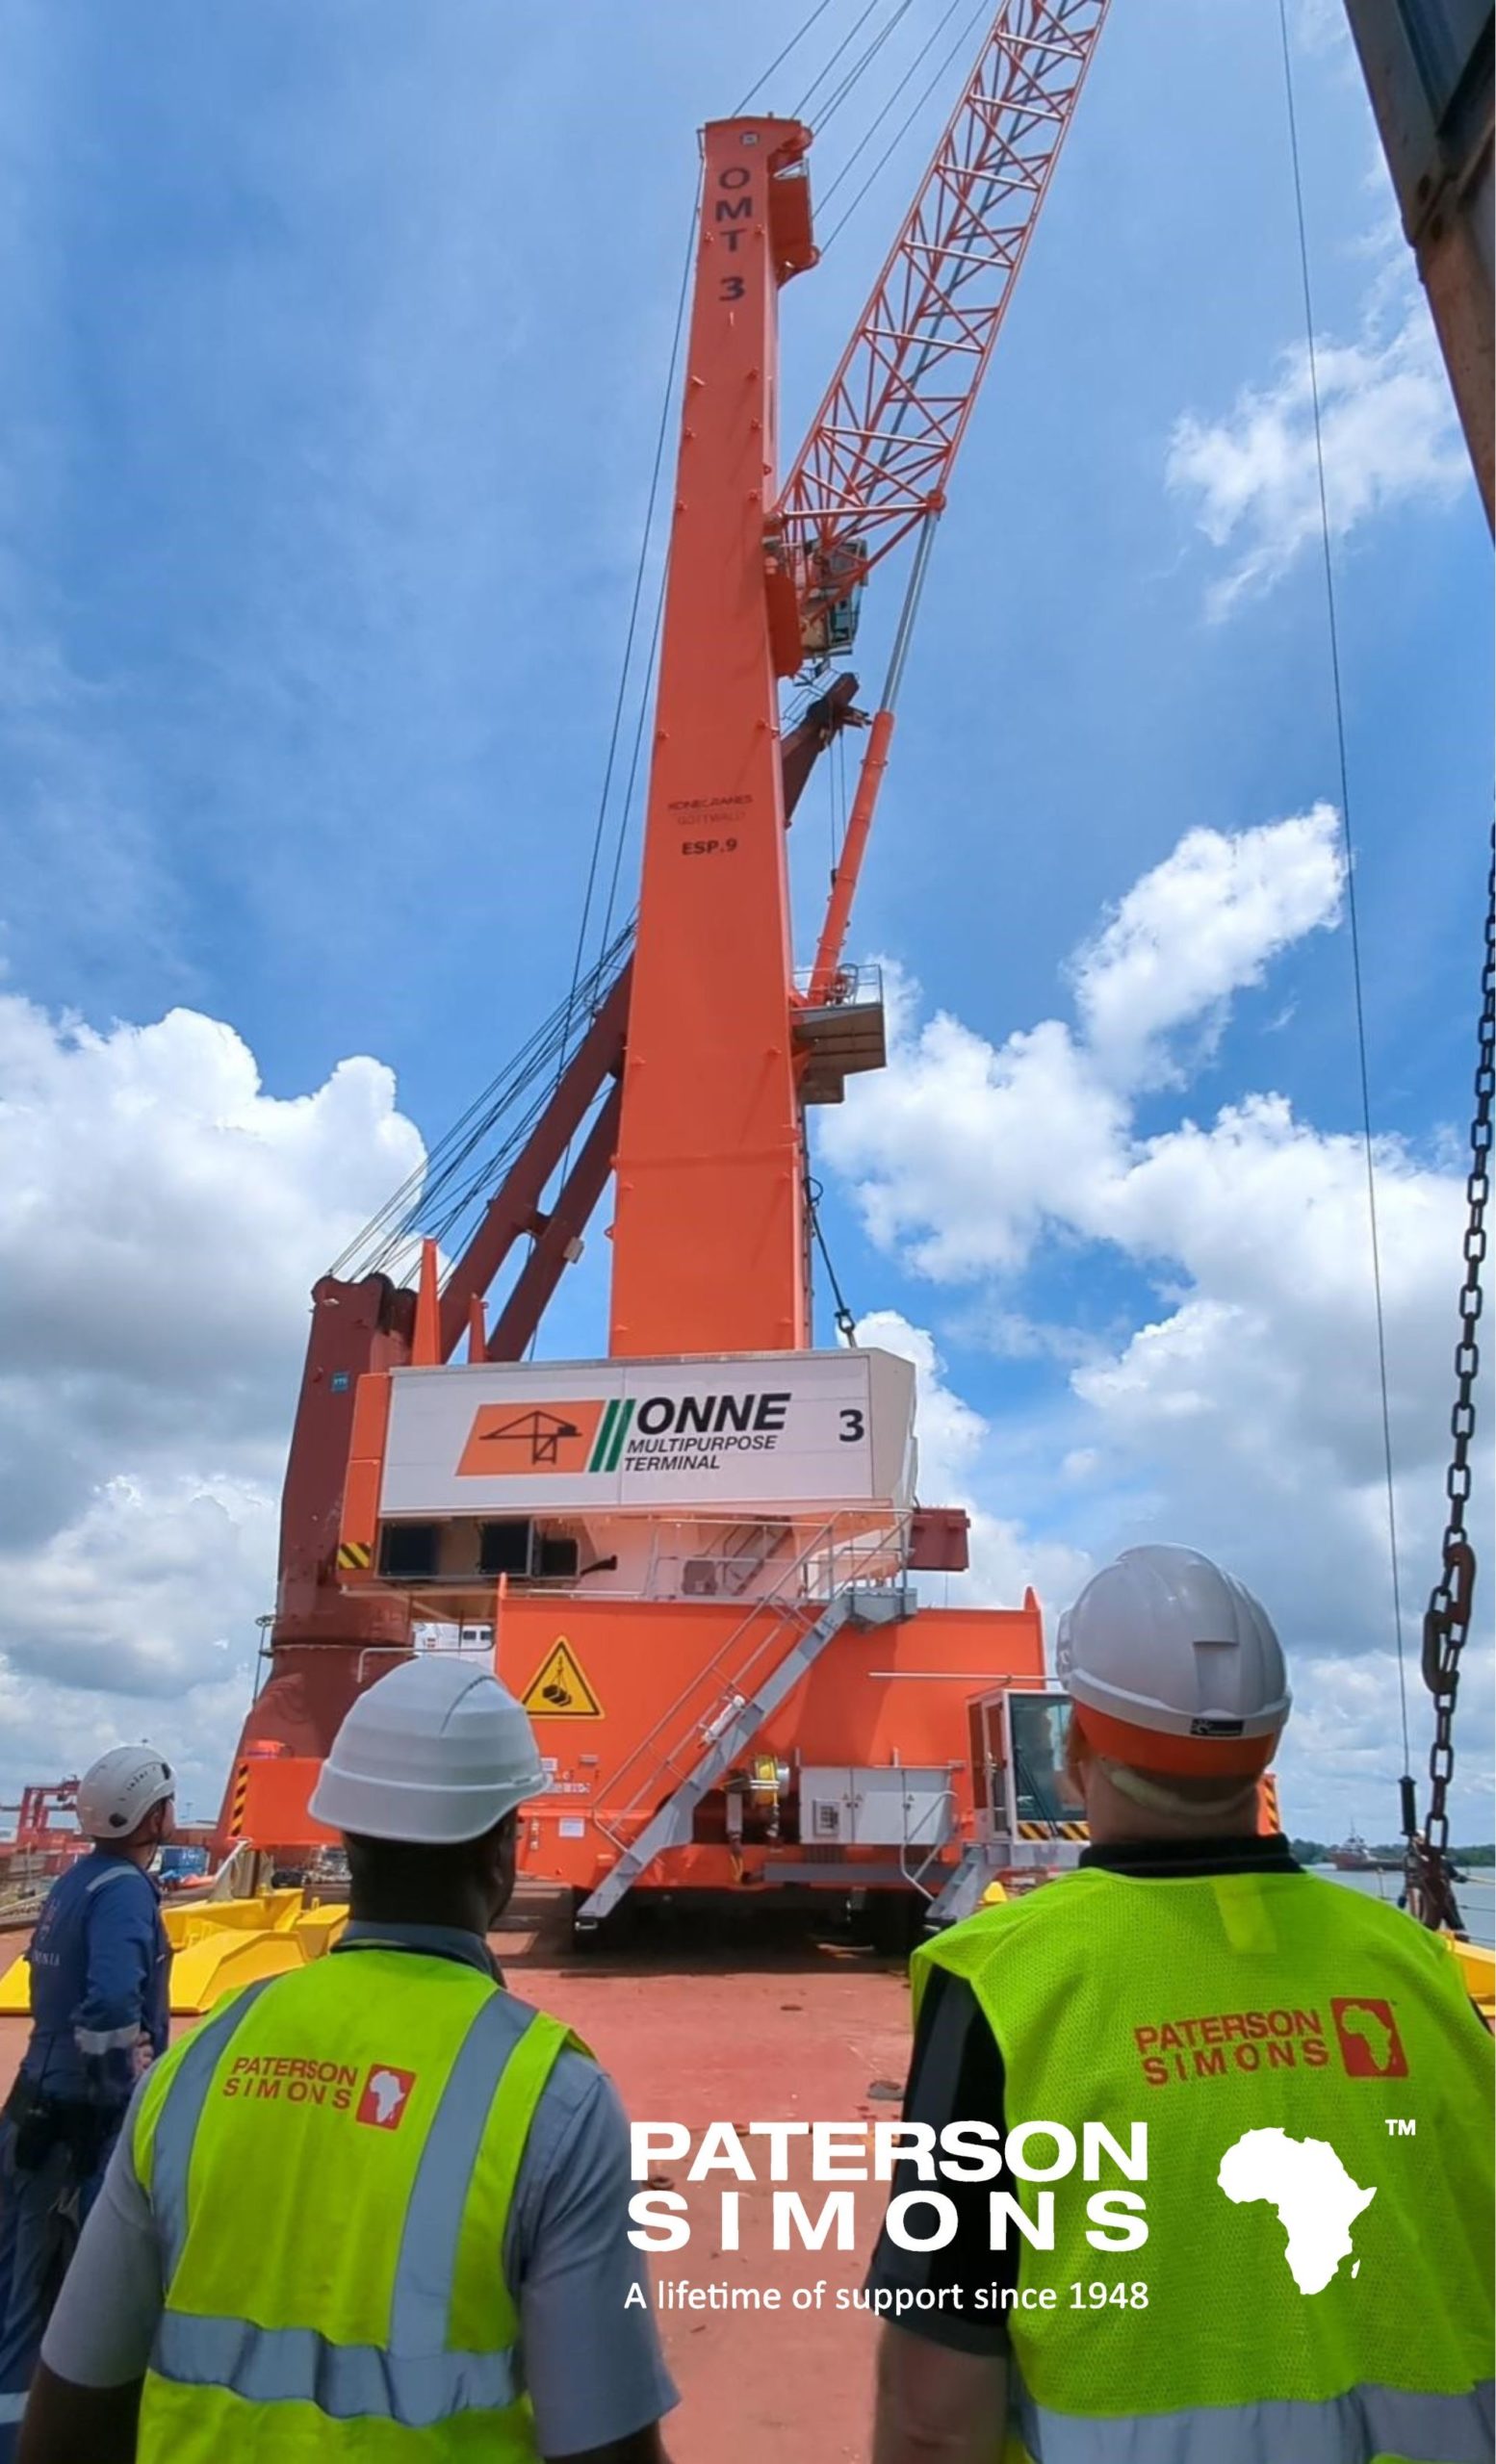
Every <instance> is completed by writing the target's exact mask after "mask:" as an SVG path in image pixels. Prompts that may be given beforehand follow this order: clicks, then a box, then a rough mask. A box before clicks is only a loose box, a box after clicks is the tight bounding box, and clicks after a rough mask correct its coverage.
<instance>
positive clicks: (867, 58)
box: [816, 0, 914, 136]
mask: <svg viewBox="0 0 1496 2464" xmlns="http://www.w3.org/2000/svg"><path fill="white" fill-rule="evenodd" d="M913 6H914V0H898V7H897V8H896V9H895V10H894V12H893V14H892V16H891V17H890V19H889V22H888V24H887V25H886V26H885V27H884V28H883V31H882V33H881V34H876V35H874V37H873V39H872V40H871V42H870V43H869V44H868V46H867V49H866V50H865V51H864V54H863V56H862V58H861V60H859V61H857V62H855V63H854V64H853V65H852V67H850V68H849V69H848V70H847V73H846V75H845V76H844V77H843V78H842V80H841V83H840V85H839V86H838V87H837V88H835V90H833V92H832V93H831V95H830V96H829V97H828V99H827V100H826V102H824V103H823V104H822V106H821V110H820V116H819V118H818V120H817V123H816V128H817V134H818V135H821V136H824V134H825V132H826V130H827V129H828V128H829V127H830V126H831V123H832V121H833V119H834V118H835V117H836V116H837V114H838V111H839V110H840V109H841V106H842V104H843V103H844V102H845V101H846V98H847V96H848V95H849V94H850V93H853V92H854V91H855V90H856V89H857V87H858V86H859V85H861V83H862V81H863V79H864V77H865V75H866V74H867V71H868V69H869V68H870V67H871V66H872V64H873V62H874V61H875V60H876V59H877V57H878V54H879V52H880V51H881V50H882V49H883V46H884V44H885V43H886V42H887V41H888V39H889V37H890V35H891V34H892V33H894V31H895V30H896V28H897V27H898V26H899V25H901V24H902V22H903V20H904V18H905V17H907V16H908V14H909V12H910V10H911V9H912V7H913ZM894 91H895V92H897V88H895V89H894Z"/></svg>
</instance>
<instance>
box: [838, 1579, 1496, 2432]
mask: <svg viewBox="0 0 1496 2464" xmlns="http://www.w3.org/2000/svg"><path fill="white" fill-rule="evenodd" d="M1057 1664H1058V1669H1059V1674H1060V1678H1061V1681H1062V1682H1063V1683H1064V1684H1065V1686H1066V1688H1067V1690H1068V1692H1069V1694H1070V1705H1071V1709H1070V1732H1069V1746H1068V1758H1069V1763H1070V1774H1071V1778H1072V1780H1073V1782H1074V1784H1076V1786H1077V1788H1078V1790H1079V1793H1080V1795H1081V1797H1082V1798H1083V1800H1084V1803H1085V1808H1086V1813H1087V1817H1088V1820H1089V1823H1090V1832H1091V1844H1090V1845H1089V1847H1087V1848H1086V1849H1085V1850H1084V1851H1083V1852H1082V1855H1081V1858H1080V1866H1079V1870H1077V1871H1076V1872H1074V1873H1071V1874H1067V1875H1064V1876H1062V1877H1060V1878H1059V1879H1058V1880H1056V1881H1053V1882H1050V1883H1046V1884H1045V1885H1044V1886H1041V1887H1040V1888H1038V1889H1036V1890H1034V1891H1032V1892H1030V1893H1029V1894H1028V1895H1027V1896H1026V1897H1022V1898H1015V1899H1013V1900H1011V1901H1009V1902H1008V1903H1007V1904H1005V1905H999V1906H995V1907H991V1908H984V1909H982V1910H980V1911H979V1912H977V1913H976V1914H975V1915H974V1916H971V1917H968V1918H967V1920H966V1921H965V1922H964V1923H962V1924H958V1925H954V1926H952V1927H951V1928H950V1929H949V1931H948V1932H946V1933H944V1934H941V1935H939V1936H937V1937H936V1938H934V1939H933V1940H932V1941H930V1942H927V1943H926V1944H925V1945H924V1946H923V1947H922V1948H921V1949H920V1950H919V1951H918V1952H916V1956H915V1962H914V1989H915V2009H916V2037H915V2054H914V2063H913V2066H912V2069H911V2072H910V2079H909V2086H908V2090H907V2092H906V2100H905V2109H904V2110H905V2120H906V2122H910V2123H915V2124H925V2125H927V2126H928V2128H929V2129H930V2130H931V2131H932V2132H933V2133H935V2134H939V2133H941V2131H943V2130H946V2129H948V2128H949V2127H950V2126H951V2125H952V2124H954V2123H958V2122H961V2123H965V2124H966V2125H967V2128H966V2131H965V2133H964V2144H963V2145H962V2146H961V2148H960V2151H959V2169H961V2170H962V2171H963V2172H964V2173H965V2174H966V2175H967V2178H966V2179H963V2180H956V2179H954V2178H952V2176H951V2174H950V2173H942V2172H941V2171H940V2170H939V2169H938V2168H939V2167H940V2166H941V2164H943V2162H944V2161H945V2159H944V2158H943V2157H942V2156H941V2153H940V2151H939V2150H937V2153H936V2157H935V2159H934V2161H932V2162H931V2163H930V2164H929V2166H928V2169H923V2170H922V2169H920V2168H919V2166H917V2165H916V2163H906V2164H905V2165H903V2166H901V2167H900V2168H899V2169H898V2171H897V2173H896V2175H895V2180H894V2185H893V2188H894V2194H895V2195H903V2194H910V2193H914V2194H916V2196H915V2197H914V2198H911V2199H910V2200H909V2202H908V2204H907V2205H905V2206H903V2207H901V2208H898V2209H895V2208H894V2207H893V2206H892V2204H891V2203H890V2215H889V2218H888V2220H886V2222H885V2227H884V2233H883V2238H882V2240H881V2241H880V2243H879V2246H878V2249H877V2251H876V2253H875V2256H874V2259H873V2264H872V2269H871V2271H870V2274H869V2279H868V2284H869V2293H870V2295H871V2296H873V2297H875V2298H876V2299H877V2301H878V2306H879V2307H880V2308H881V2310H882V2311H883V2314H884V2317H885V2320H886V2323H885V2325H884V2327H883V2329H882V2335H881V2341H880V2346H879V2359H878V2396H877V2425H876V2430H875V2436H874V2451H875V2456H876V2464H975V2459H981V2464H998V2459H999V2458H1000V2459H1002V2464H1020V2459H1029V2458H1035V2459H1040V2460H1041V2464H1112V2459H1114V2458H1115V2459H1117V2464H1374V2459H1376V2464H1490V2459H1491V2455H1492V2451H1493V2425H1492V2387H1491V2375H1490V2373H1491V2354H1492V2327H1493V2320H1492V2284H1491V2246H1492V2221H1493V2207H1496V2190H1493V2182H1492V2163H1491V2129H1490V2116H1491V2092H1492V2075H1491V2074H1492V2062H1491V2054H1492V2047H1491V2041H1490V2038H1489V2037H1488V2035H1487V2033H1486V2031H1485V2029H1484V2027H1483V2024H1482V2022H1481V2019H1480V2017H1479V2016H1478V2015H1477V2014H1476V2012H1475V2011H1474V2010H1473V2009H1472V2007H1471V2004H1470V2002H1469V2001H1468V1999H1467V1997H1466V1994H1465V1990H1464V1987H1463V1983H1462V1979H1461V1975H1460V1970H1459V1967H1458V1965H1457V1962H1456V1961H1455V1960H1454V1959H1452V1958H1451V1956H1450V1954H1449V1951H1448V1949H1447V1948H1446V1947H1445V1945H1444V1944H1443V1943H1442V1942H1441V1941H1439V1940H1438V1939H1437V1938H1435V1937H1434V1936H1432V1935H1431V1934H1428V1933H1425V1932H1424V1931H1423V1930H1422V1929H1421V1928H1420V1927H1419V1926H1418V1925H1416V1924H1415V1923H1413V1921H1412V1920H1411V1919H1410V1918H1409V1917H1407V1916H1405V1915H1402V1914H1400V1913H1399V1912H1398V1911H1397V1910H1396V1909H1395V1908H1390V1907H1386V1906H1383V1905H1382V1904H1381V1903H1380V1901H1375V1900H1368V1899H1364V1898H1362V1897H1360V1896H1359V1895H1358V1894H1357V1893H1356V1892H1354V1891H1353V1890H1349V1889H1346V1888H1345V1887H1344V1886H1341V1885H1338V1884H1335V1883H1331V1882H1328V1881H1321V1880H1319V1879H1317V1878H1316V1877H1315V1876H1313V1875H1311V1874H1306V1873H1304V1872H1303V1871H1302V1869H1301V1868H1300V1867H1299V1866H1298V1865H1297V1864H1296V1863H1295V1861H1294V1859H1293V1857H1292V1856H1291V1855H1290V1853H1289V1849H1288V1846H1287V1843H1286V1841H1285V1840H1283V1839H1282V1838H1280V1837H1276V1836H1275V1837H1259V1836H1256V1835H1254V1824H1255V1812H1256V1798H1257V1788H1258V1783H1259V1778H1260V1775H1261V1774H1262V1772H1263V1771H1264V1770H1265V1769H1266V1767H1267V1764H1268V1761H1269V1758H1271V1756H1272V1753H1273V1750H1274V1747H1275V1745H1276V1743H1277V1737H1278V1735H1279V1733H1280V1732H1281V1730H1282V1727H1283V1723H1284V1721H1285V1719H1286V1718H1287V1715H1288V1707H1289V1695H1288V1688H1287V1683H1286V1680H1285V1675H1284V1668H1283V1657H1282V1654H1281V1652H1280V1650H1279V1648H1278V1643H1277V1635H1276V1634H1275V1633H1274V1630H1273V1628H1272V1626H1271V1624H1270V1623H1269V1621H1268V1619H1267V1617H1266V1615H1265V1614H1264V1612H1263V1610H1262V1608H1261V1607H1260V1606H1259V1604H1258V1603H1257V1602H1256V1601H1255V1600H1254V1599H1253V1598H1252V1597H1251V1593H1250V1592H1248V1591H1246V1590H1245V1589H1244V1588H1243V1586H1242V1585H1241V1584H1240V1583H1239V1582H1236V1581H1235V1580H1233V1579H1232V1578H1231V1577H1230V1576H1229V1575H1225V1574H1223V1573H1221V1572H1220V1571H1219V1569H1218V1568H1217V1567H1215V1566H1214V1565H1212V1564H1211V1563H1210V1561H1209V1559H1208V1558H1205V1557H1202V1556H1199V1555H1198V1554H1197V1553H1195V1551H1193V1550H1190V1549H1173V1548H1143V1549H1130V1550H1128V1551H1127V1553H1125V1555H1123V1556H1122V1558H1121V1559H1120V1560H1119V1561H1118V1563H1117V1564H1115V1565H1113V1566H1109V1567H1107V1568H1106V1569H1105V1571H1104V1572H1103V1573H1101V1574H1098V1575H1097V1576H1096V1578H1095V1579H1094V1580H1093V1581H1092V1582H1091V1583H1090V1584H1088V1586H1087V1587H1086V1589H1085V1590H1084V1591H1083V1592H1082V1594H1081V1596H1080V1598H1079V1600H1078V1601H1077V1602H1076V1604H1075V1606H1074V1608H1073V1609H1072V1610H1071V1611H1070V1614H1069V1616H1067V1617H1066V1618H1064V1619H1063V1620H1062V1621H1061V1625H1060V1630H1059V1641H1058V1652H1057ZM973 2125H975V2129H974V2130H973V2127H972V2126H973ZM1098 2125H1099V2128H1098V2127H1097V2126H1098ZM925 2144H926V2146H929V2145H930V2144H931V2143H930V2142H926V2143H925ZM954 2156H955V2151H954V2150H953V2161H954ZM999 2156H1000V2159H1001V2165H1000V2169H997V2159H998V2158H999ZM984 2169H986V2172H987V2178H984V2179H980V2180H976V2179H972V2178H971V2176H972V2175H974V2174H977V2173H980V2172H982V2171H983V2170H984ZM932 2198H933V2199H941V2200H943V2201H945V2202H946V2204H945V2205H943V2206H932V2205H929V2204H926V2203H924V2202H928V2201H929V2200H931V2199H932ZM907 2241H918V2242H919V2243H921V2244H922V2245H923V2246H922V2247H920V2248H917V2249H910V2248H906V2247H904V2246H903V2244H904V2243H905V2242H907Z"/></svg>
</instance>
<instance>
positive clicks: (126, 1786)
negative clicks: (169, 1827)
mask: <svg viewBox="0 0 1496 2464" xmlns="http://www.w3.org/2000/svg"><path fill="white" fill-rule="evenodd" d="M175 1785H176V1784H175V1782H174V1781H173V1779H172V1777H171V1765H170V1763H169V1762H165V1761H163V1759H162V1758H161V1756H160V1755H159V1754H158V1753H157V1752H156V1750H155V1748H154V1746H149V1745H116V1746H112V1747H111V1748H110V1751H109V1752H108V1754H101V1755H100V1756H99V1758H98V1760H97V1761H96V1762H90V1765H89V1768H88V1770H87V1771H86V1772H85V1773H84V1775H83V1778H82V1779H81V1780H80V1781H79V1783H78V1795H77V1799H76V1801H75V1803H74V1807H73V1811H74V1812H75V1813H76V1815H77V1817H78V1828H79V1830H80V1831H81V1832H82V1833H83V1835H84V1836H85V1838H86V1839H128V1837H129V1835H130V1834H131V1832H132V1831H133V1830H134V1829H135V1827H136V1825H137V1823H141V1822H143V1821H144V1819H145V1817H146V1815H147V1814H148V1813H149V1811H150V1809H151V1808H152V1806H159V1805H160V1804H161V1803H162V1802H163V1801H164V1799H166V1798H168V1797H169V1796H171V1795H172V1794H173V1792H174V1790H175Z"/></svg>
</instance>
